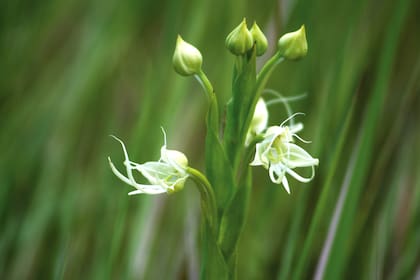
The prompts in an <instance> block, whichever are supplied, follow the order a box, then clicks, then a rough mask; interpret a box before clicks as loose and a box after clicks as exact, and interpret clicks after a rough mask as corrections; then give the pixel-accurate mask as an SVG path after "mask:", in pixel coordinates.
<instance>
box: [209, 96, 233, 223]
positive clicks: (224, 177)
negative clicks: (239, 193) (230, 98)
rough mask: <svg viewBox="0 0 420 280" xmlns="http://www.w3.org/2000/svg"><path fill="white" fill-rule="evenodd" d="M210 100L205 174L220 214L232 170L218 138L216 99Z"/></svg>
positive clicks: (226, 195)
mask: <svg viewBox="0 0 420 280" xmlns="http://www.w3.org/2000/svg"><path fill="white" fill-rule="evenodd" d="M211 102H212V103H211V105H210V108H209V112H208V115H207V130H208V131H207V136H206V174H207V178H208V180H209V181H210V183H211V185H212V186H213V188H214V193H215V196H216V202H217V208H218V212H219V216H221V215H222V209H224V208H225V205H226V203H227V201H228V199H229V197H230V196H231V192H232V190H233V171H232V168H231V164H230V163H229V161H228V159H227V157H226V153H225V150H224V148H223V146H222V144H221V142H220V139H219V133H218V122H219V119H218V112H217V101H216V99H215V98H213V99H212V100H211Z"/></svg>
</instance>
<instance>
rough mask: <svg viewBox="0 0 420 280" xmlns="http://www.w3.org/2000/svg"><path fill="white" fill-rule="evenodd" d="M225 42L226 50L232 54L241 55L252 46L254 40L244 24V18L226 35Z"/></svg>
mask: <svg viewBox="0 0 420 280" xmlns="http://www.w3.org/2000/svg"><path fill="white" fill-rule="evenodd" d="M225 44H226V47H227V48H228V50H229V51H230V52H231V53H233V54H234V55H243V54H245V53H246V52H247V51H249V50H250V49H251V48H252V46H253V44H254V40H253V38H252V34H251V32H250V31H249V30H248V27H247V26H246V19H245V18H244V19H243V20H242V22H241V23H240V24H239V25H238V26H237V27H236V28H235V29H233V31H232V32H230V34H229V35H228V36H227V37H226V41H225Z"/></svg>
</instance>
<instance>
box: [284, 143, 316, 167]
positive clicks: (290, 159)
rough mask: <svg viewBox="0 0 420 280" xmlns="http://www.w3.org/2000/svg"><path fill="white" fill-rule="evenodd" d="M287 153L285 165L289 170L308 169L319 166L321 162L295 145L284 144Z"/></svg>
mask: <svg viewBox="0 0 420 280" xmlns="http://www.w3.org/2000/svg"><path fill="white" fill-rule="evenodd" d="M284 145H285V146H286V149H287V152H286V156H285V164H286V165H287V166H288V167H289V168H296V167H308V166H313V165H318V163H319V161H318V159H316V158H313V157H312V156H311V155H310V154H309V153H308V152H307V151H305V150H304V149H302V148H301V147H299V146H298V145H296V144H293V143H284Z"/></svg>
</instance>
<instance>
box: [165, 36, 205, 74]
mask: <svg viewBox="0 0 420 280" xmlns="http://www.w3.org/2000/svg"><path fill="white" fill-rule="evenodd" d="M202 63H203V57H202V56H201V53H200V51H199V50H198V49H197V48H196V47H194V46H193V45H191V44H188V43H187V42H185V41H184V40H183V39H182V38H181V36H180V35H178V38H177V39H176V47H175V52H174V56H173V58H172V64H173V65H174V68H175V71H176V72H177V73H178V74H180V75H182V76H191V75H194V74H198V73H199V72H200V71H201V65H202Z"/></svg>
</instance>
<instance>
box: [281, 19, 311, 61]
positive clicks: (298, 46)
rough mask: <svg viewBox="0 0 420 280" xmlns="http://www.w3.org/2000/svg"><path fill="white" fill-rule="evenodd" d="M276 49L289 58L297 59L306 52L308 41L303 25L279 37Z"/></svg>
mask: <svg viewBox="0 0 420 280" xmlns="http://www.w3.org/2000/svg"><path fill="white" fill-rule="evenodd" d="M278 51H279V52H280V54H281V55H282V56H283V57H284V58H286V59H290V60H297V59H300V58H302V57H304V56H305V55H306V53H307V52H308V43H307V41H306V33H305V25H302V26H301V27H300V29H299V30H297V31H295V32H290V33H286V34H284V35H283V36H281V38H280V39H279V42H278Z"/></svg>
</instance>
